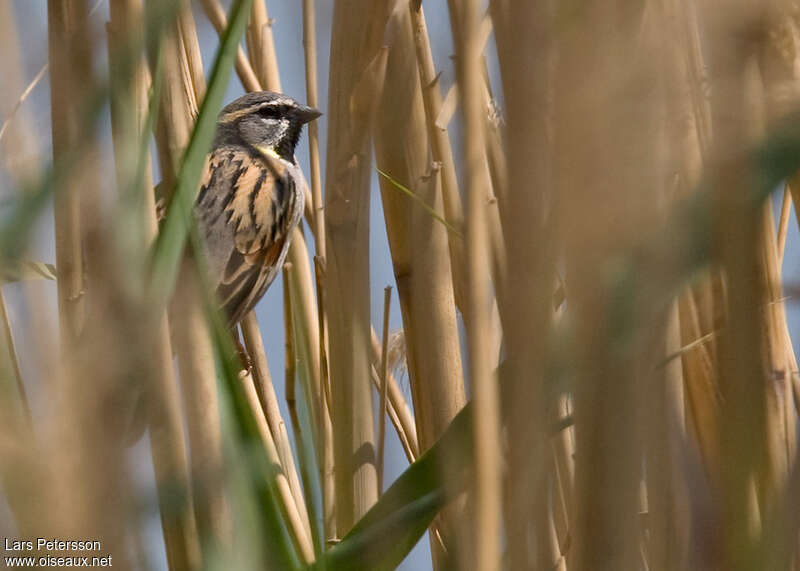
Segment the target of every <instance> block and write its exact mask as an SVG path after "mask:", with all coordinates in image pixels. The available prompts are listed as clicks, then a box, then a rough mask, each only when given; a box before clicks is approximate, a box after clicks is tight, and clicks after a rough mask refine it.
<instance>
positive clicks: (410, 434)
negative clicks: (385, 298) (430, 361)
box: [371, 330, 420, 458]
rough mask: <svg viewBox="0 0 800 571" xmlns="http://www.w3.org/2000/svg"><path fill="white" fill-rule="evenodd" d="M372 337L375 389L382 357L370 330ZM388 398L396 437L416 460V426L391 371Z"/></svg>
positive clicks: (376, 338) (377, 384)
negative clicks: (407, 447)
mask: <svg viewBox="0 0 800 571" xmlns="http://www.w3.org/2000/svg"><path fill="white" fill-rule="evenodd" d="M371 337H372V345H371V346H372V352H371V357H372V364H373V367H374V371H375V375H374V376H373V379H374V380H376V382H375V388H376V389H377V388H378V387H379V382H377V380H378V379H380V375H379V374H378V369H379V367H380V363H381V359H382V356H383V353H382V350H381V342H380V340H379V339H378V336H377V335H376V333H375V331H374V330H372V332H371ZM387 379H388V391H389V392H388V397H389V411H390V413H391V412H393V414H395V415H396V418H397V423H396V424H395V428H396V430H397V433H398V436H399V437H400V440H401V441H404V442H407V443H408V446H409V448H410V450H411V452H412V453H413V454H412V455H413V457H414V458H417V457H418V456H419V454H420V448H419V440H418V438H417V429H416V424H415V422H414V420H415V419H414V414H413V413H412V412H411V407H409V406H408V402H406V399H405V396H404V395H403V390H402V389H401V388H400V385H399V384H398V382H397V380H396V379H395V378H394V375H393V374H392V372H391V371H389V373H388V376H387Z"/></svg>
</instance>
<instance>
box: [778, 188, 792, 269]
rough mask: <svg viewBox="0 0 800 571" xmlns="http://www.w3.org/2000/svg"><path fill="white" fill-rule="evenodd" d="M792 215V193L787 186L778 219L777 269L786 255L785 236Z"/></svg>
mask: <svg viewBox="0 0 800 571" xmlns="http://www.w3.org/2000/svg"><path fill="white" fill-rule="evenodd" d="M791 215H792V193H791V192H790V191H789V185H788V184H787V185H786V186H785V188H784V189H783V200H782V201H781V215H780V218H779V219H778V237H777V238H776V240H777V248H778V267H782V266H783V255H784V254H785V253H786V236H787V235H788V233H789V218H791Z"/></svg>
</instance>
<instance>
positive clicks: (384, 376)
mask: <svg viewBox="0 0 800 571" xmlns="http://www.w3.org/2000/svg"><path fill="white" fill-rule="evenodd" d="M383 293H384V295H383V337H382V339H383V344H382V345H381V374H380V380H381V385H380V391H379V393H378V394H379V395H380V398H379V400H378V454H377V456H378V460H377V464H378V466H377V468H378V494H379V495H380V494H382V493H383V461H384V446H385V444H386V410H387V409H386V395H387V392H388V387H389V378H388V377H389V355H388V353H389V311H390V309H391V306H392V305H391V304H392V286H386V288H385V289H384V290H383Z"/></svg>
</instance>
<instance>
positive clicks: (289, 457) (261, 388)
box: [240, 311, 311, 536]
mask: <svg viewBox="0 0 800 571" xmlns="http://www.w3.org/2000/svg"><path fill="white" fill-rule="evenodd" d="M240 325H241V328H242V336H243V337H244V343H245V347H246V349H247V354H248V355H249V356H250V359H251V361H252V363H253V370H252V377H253V382H254V384H255V387H256V392H257V394H258V398H259V402H260V403H261V414H263V415H264V417H265V418H266V421H267V424H268V425H269V430H270V433H271V434H272V439H273V440H274V441H275V445H276V448H277V451H278V457H279V458H280V463H281V466H282V467H283V471H284V473H285V474H286V477H287V479H288V480H289V488H290V489H291V491H292V497H293V499H294V502H295V504H296V505H297V510H298V512H299V514H300V517H301V518H302V519H303V525H304V526H305V528H306V532H307V533H308V535H309V536H311V524H310V522H309V519H308V510H307V509H306V503H305V498H304V497H303V489H302V487H301V485H300V479H299V477H298V473H297V467H296V466H295V462H294V455H293V454H292V447H291V443H290V441H289V433H288V432H287V430H286V423H285V422H284V421H283V417H282V416H281V412H280V408H279V406H278V397H277V395H276V394H275V387H273V385H272V377H271V376H270V374H269V367H268V365H267V355H266V352H265V351H264V342H263V340H262V338H261V331H260V329H259V327H258V321H257V319H256V314H255V312H254V311H250V312H248V313H247V315H245V317H244V319H243V320H242V322H241V324H240Z"/></svg>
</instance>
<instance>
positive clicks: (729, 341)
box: [704, 3, 767, 571]
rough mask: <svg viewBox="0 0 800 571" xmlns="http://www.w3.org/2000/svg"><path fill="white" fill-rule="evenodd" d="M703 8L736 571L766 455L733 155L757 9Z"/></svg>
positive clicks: (757, 277)
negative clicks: (723, 292) (708, 46)
mask: <svg viewBox="0 0 800 571" xmlns="http://www.w3.org/2000/svg"><path fill="white" fill-rule="evenodd" d="M711 12H712V11H711V10H708V11H707V12H706V13H705V14H704V16H706V17H707V22H708V24H707V34H708V38H709V41H711V42H712V43H713V44H714V45H715V46H716V49H715V50H714V51H712V54H711V59H710V61H709V69H710V71H711V103H712V106H711V112H712V125H713V132H714V142H715V143H716V144H715V145H714V147H713V150H712V152H711V155H710V159H709V162H710V164H711V166H712V168H713V169H714V171H713V172H714V180H713V185H714V186H713V189H714V195H713V200H714V212H715V215H716V218H715V225H714V228H715V241H716V244H717V247H718V248H719V254H720V259H721V262H722V266H723V268H724V270H725V274H726V287H727V294H728V300H729V301H728V305H727V309H728V312H727V316H726V317H727V323H726V327H725V329H724V330H723V332H722V335H721V336H720V341H719V350H718V366H719V374H720V388H721V391H722V395H723V398H724V406H723V407H722V415H721V423H720V436H721V440H720V442H721V448H720V450H721V452H722V454H721V460H722V462H721V468H722V470H721V474H722V510H723V514H724V520H723V522H722V533H723V535H722V537H723V542H722V552H721V556H722V557H721V559H720V562H719V565H721V566H723V567H725V568H726V569H730V570H731V571H739V570H742V571H744V570H746V569H753V568H755V567H754V566H753V565H754V563H755V561H756V559H755V556H756V551H755V550H756V546H755V545H754V542H753V539H752V537H753V533H754V531H755V532H756V533H757V531H758V526H759V525H760V523H759V521H760V514H759V512H758V503H757V502H754V501H753V499H752V496H751V488H752V487H753V485H754V478H755V477H756V474H762V473H763V472H762V469H763V468H764V465H763V462H764V460H766V455H764V454H763V453H762V452H761V447H762V446H763V445H764V443H765V442H766V437H767V433H766V420H767V419H766V418H765V412H766V409H765V405H766V402H765V398H766V393H765V387H766V386H767V385H766V382H765V381H766V379H765V371H766V368H765V359H764V357H765V355H764V352H765V349H767V345H766V344H765V342H766V339H765V337H764V333H765V324H766V322H765V315H764V311H763V309H762V302H763V300H764V296H765V293H766V292H765V290H764V284H763V281H762V279H761V268H760V267H759V258H760V252H759V249H760V245H761V239H762V232H763V227H762V223H761V219H760V217H758V216H753V212H752V209H751V207H749V206H748V202H747V196H748V189H747V187H746V184H745V182H744V181H745V180H747V176H749V174H748V172H749V171H748V165H746V164H742V163H741V162H739V161H737V160H736V159H735V158H734V156H735V155H736V154H737V153H739V152H742V151H743V150H744V148H745V145H746V144H747V143H748V142H749V141H751V140H752V138H753V135H754V133H753V132H752V131H751V123H750V122H749V121H748V119H749V118H751V114H750V113H749V110H750V109H751V106H750V105H749V101H748V98H747V94H748V90H747V76H746V74H745V69H746V67H745V62H746V61H747V60H748V59H749V58H750V57H752V55H754V54H752V53H748V52H749V51H750V49H751V48H752V47H753V46H749V45H742V44H741V43H740V37H739V34H740V33H741V30H742V29H747V28H746V26H748V25H751V24H752V23H754V22H755V21H756V20H755V18H756V17H758V16H757V10H756V9H755V8H754V7H751V6H745V5H744V4H743V3H736V4H735V5H733V6H729V7H728V10H726V12H725V13H724V14H723V13H711Z"/></svg>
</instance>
